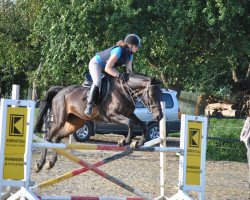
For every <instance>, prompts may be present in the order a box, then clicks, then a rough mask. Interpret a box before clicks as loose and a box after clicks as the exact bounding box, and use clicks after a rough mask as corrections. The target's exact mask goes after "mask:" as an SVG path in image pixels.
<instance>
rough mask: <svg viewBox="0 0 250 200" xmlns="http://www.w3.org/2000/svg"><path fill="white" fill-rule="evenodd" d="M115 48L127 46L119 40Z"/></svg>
mask: <svg viewBox="0 0 250 200" xmlns="http://www.w3.org/2000/svg"><path fill="white" fill-rule="evenodd" d="M116 45H117V46H120V47H126V46H127V44H126V43H125V42H124V41H123V40H119V41H118V42H117V43H116Z"/></svg>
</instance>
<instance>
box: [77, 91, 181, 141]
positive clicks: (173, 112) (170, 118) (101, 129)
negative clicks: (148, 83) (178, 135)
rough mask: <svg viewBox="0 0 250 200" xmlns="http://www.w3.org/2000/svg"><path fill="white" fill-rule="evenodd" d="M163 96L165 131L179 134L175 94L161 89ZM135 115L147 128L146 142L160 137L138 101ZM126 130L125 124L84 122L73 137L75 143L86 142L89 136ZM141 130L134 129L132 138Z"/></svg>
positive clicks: (177, 106) (149, 116)
mask: <svg viewBox="0 0 250 200" xmlns="http://www.w3.org/2000/svg"><path fill="white" fill-rule="evenodd" d="M162 92H163V96H162V100H163V101H164V102H165V109H166V110H165V111H166V126H167V131H168V132H169V133H171V132H179V131H180V118H181V112H180V107H179V102H178V99H177V97H176V94H177V92H176V91H173V90H166V89H162ZM135 107H136V108H135V111H134V112H135V114H136V116H137V117H138V118H139V119H140V120H142V121H143V122H144V123H145V124H146V126H147V136H146V140H152V139H155V138H157V137H159V135H160V131H159V123H157V122H156V121H154V120H153V118H152V114H151V113H150V111H149V110H148V109H147V108H146V107H145V105H144V104H143V103H142V102H141V101H140V100H137V101H136V105H135ZM127 132H128V128H127V125H125V124H114V123H108V122H105V121H85V122H84V124H83V126H82V127H81V128H80V129H78V130H77V131H76V132H75V133H74V134H73V137H74V139H75V140H76V141H77V142H86V141H87V140H88V139H89V138H90V137H91V136H93V135H95V134H109V133H114V134H122V135H124V136H126V135H127ZM141 133H142V129H141V127H139V126H135V127H134V132H133V134H134V136H137V135H140V134H141Z"/></svg>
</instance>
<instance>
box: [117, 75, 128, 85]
mask: <svg viewBox="0 0 250 200" xmlns="http://www.w3.org/2000/svg"><path fill="white" fill-rule="evenodd" d="M118 78H120V79H122V82H123V83H125V82H127V81H128V79H129V76H128V73H122V74H119V75H118Z"/></svg>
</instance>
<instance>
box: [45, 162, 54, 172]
mask: <svg viewBox="0 0 250 200" xmlns="http://www.w3.org/2000/svg"><path fill="white" fill-rule="evenodd" d="M52 167H53V166H52V163H51V161H49V162H47V163H46V164H45V168H46V169H47V170H50V169H51V168H52Z"/></svg>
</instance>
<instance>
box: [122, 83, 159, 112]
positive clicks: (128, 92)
mask: <svg viewBox="0 0 250 200" xmlns="http://www.w3.org/2000/svg"><path fill="white" fill-rule="evenodd" d="M120 83H121V88H122V91H123V93H124V95H125V96H126V97H127V98H128V99H129V100H131V101H132V102H133V104H134V105H135V100H134V99H135V97H136V98H137V99H140V101H141V99H142V98H143V97H144V96H145V95H147V98H146V99H147V107H148V108H154V107H159V105H150V104H149V101H148V99H149V94H148V92H149V90H150V89H149V88H150V87H155V86H156V85H151V82H148V83H147V86H146V87H145V88H144V90H143V93H142V95H140V97H139V95H137V93H135V92H134V90H133V89H132V88H131V87H130V86H129V85H128V83H127V82H125V84H123V82H122V80H121V81H120ZM124 85H126V86H127V90H125V88H124Z"/></svg>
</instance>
